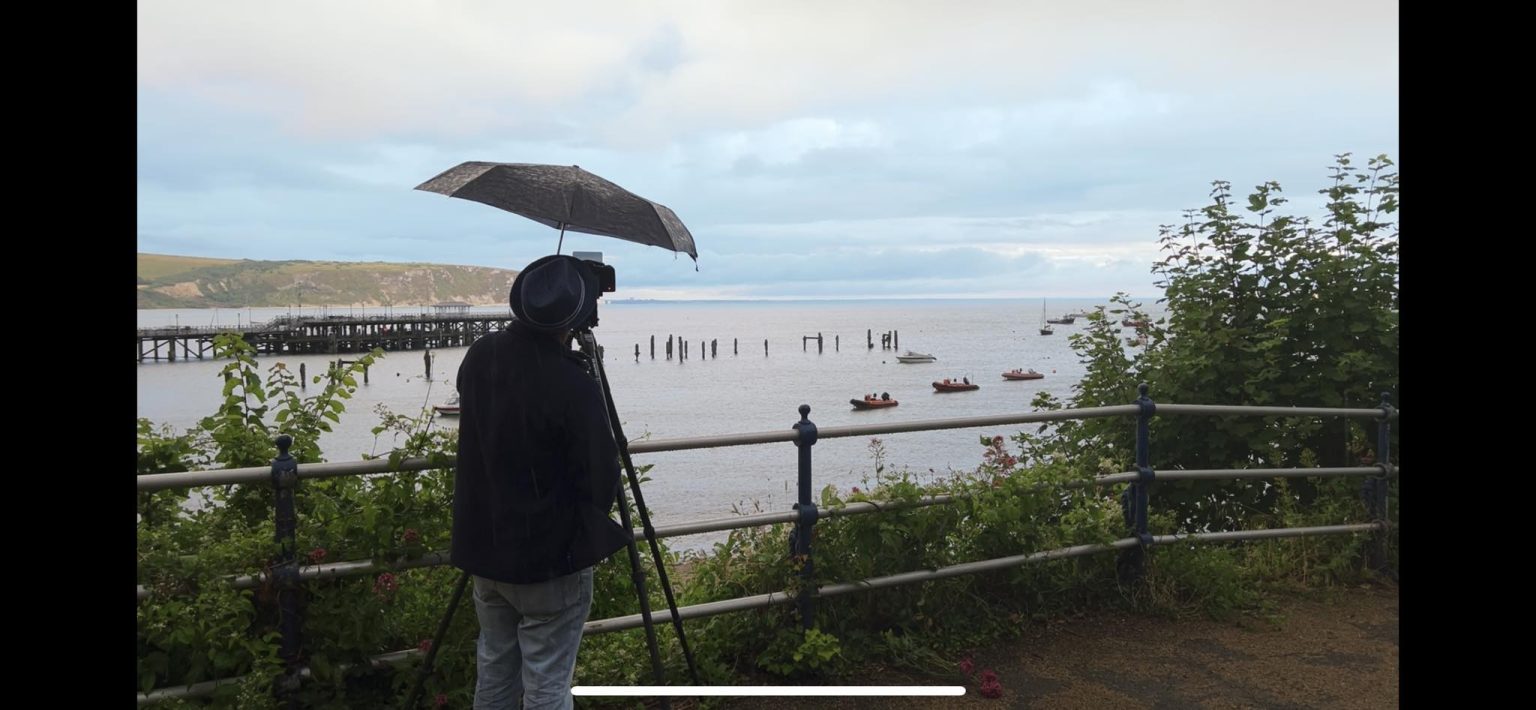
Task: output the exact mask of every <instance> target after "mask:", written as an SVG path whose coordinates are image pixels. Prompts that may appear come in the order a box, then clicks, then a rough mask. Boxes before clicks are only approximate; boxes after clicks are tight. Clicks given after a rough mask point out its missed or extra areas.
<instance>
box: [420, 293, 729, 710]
mask: <svg viewBox="0 0 1536 710" xmlns="http://www.w3.org/2000/svg"><path fill="white" fill-rule="evenodd" d="M596 324H597V315H596V313H594V314H593V316H592V323H591V324H590V325H588V326H586V327H583V328H582V329H580V330H578V331H576V333H575V339H576V341H577V343H578V344H579V345H580V348H581V352H582V353H583V354H585V355H586V356H587V361H588V363H589V364H590V365H591V369H590V371H589V374H590V375H592V378H593V379H594V380H595V381H596V382H597V386H598V389H600V390H601V391H602V393H603V401H604V406H605V408H606V411H605V414H606V416H607V419H608V428H609V432H610V434H611V435H612V436H613V440H614V443H615V444H616V445H617V446H618V449H619V460H620V462H621V463H622V464H623V467H624V472H625V474H626V477H627V478H628V479H629V487H630V490H631V491H632V492H633V493H634V496H635V509H636V510H637V511H639V513H640V525H641V528H642V529H643V530H644V531H645V539H646V541H647V542H649V543H650V548H651V559H652V561H653V562H654V563H655V565H656V576H657V578H658V579H659V580H660V581H661V590H662V593H663V594H664V595H665V596H666V599H667V610H668V611H670V612H671V614H672V627H673V629H675V630H676V631H677V640H678V643H679V644H680V645H682V647H683V658H684V659H685V660H686V661H687V663H688V676H689V678H690V679H691V680H692V681H693V684H694V685H699V672H698V668H697V666H695V665H694V662H693V651H692V650H691V649H689V647H688V637H687V636H686V635H685V634H684V633H683V619H682V616H681V615H679V614H678V611H677V599H676V598H675V597H674V596H673V594H672V583H671V581H670V580H668V578H667V567H666V564H665V561H664V560H663V558H662V554H661V545H660V543H658V542H657V541H656V529H655V528H654V527H652V526H651V515H650V512H649V511H648V510H646V507H645V496H644V495H643V494H641V492H640V476H639V475H638V474H636V473H635V464H634V462H633V461H631V460H630V457H629V439H627V438H625V436H624V428H623V425H621V424H620V423H619V412H618V408H617V407H616V406H614V403H613V394H612V393H611V392H610V391H609V389H608V373H607V371H606V370H604V369H603V357H602V347H601V346H599V345H598V344H597V337H596V336H594V335H593V334H592V326H593V325H596ZM618 504H619V506H618V507H619V523H620V524H621V525H623V526H624V530H625V531H626V532H627V533H629V543H628V546H627V547H628V550H629V569H630V580H631V581H632V582H633V583H634V585H635V595H636V597H637V598H638V599H639V602H640V620H641V622H642V623H643V624H644V626H645V643H646V647H647V649H648V650H649V651H650V656H651V671H652V673H653V674H654V675H655V676H656V684H657V685H665V684H666V671H665V669H664V668H663V667H662V663H661V650H660V648H659V647H658V646H657V643H656V625H655V623H654V622H653V621H652V619H651V601H650V596H649V595H647V594H646V590H645V570H644V569H642V568H641V566H640V550H639V546H638V545H636V543H635V539H634V534H633V531H634V525H633V524H632V523H631V522H630V516H629V501H628V499H627V497H626V496H625V495H624V486H623V485H622V484H621V485H620V486H619V490H618ZM468 582H469V573H468V572H464V573H462V574H460V575H459V580H458V583H457V584H456V585H455V588H454V592H453V597H452V599H450V600H449V602H448V609H447V610H446V611H445V612H444V613H443V618H442V619H441V620H440V621H439V622H438V625H437V633H436V635H434V636H433V638H432V645H431V647H430V648H428V650H427V656H426V658H425V659H423V661H422V665H421V668H420V669H419V671H418V672H417V675H416V682H415V684H414V685H413V686H412V688H411V694H410V695H409V696H408V697H407V699H406V702H405V705H404V707H405V708H413V707H415V706H416V701H417V699H418V698H420V696H421V688H422V685H423V684H424V683H425V682H426V679H427V676H428V675H431V673H432V663H433V661H434V659H436V657H437V649H438V647H439V646H440V645H442V641H443V636H444V635H446V634H447V632H448V625H449V623H450V622H451V621H452V620H453V614H454V611H455V610H457V609H458V606H459V601H460V599H462V598H463V596H464V588H465V586H467V584H468ZM661 703H662V707H664V708H668V709H670V708H671V707H672V704H671V702H670V700H669V699H668V698H666V697H663V698H661Z"/></svg>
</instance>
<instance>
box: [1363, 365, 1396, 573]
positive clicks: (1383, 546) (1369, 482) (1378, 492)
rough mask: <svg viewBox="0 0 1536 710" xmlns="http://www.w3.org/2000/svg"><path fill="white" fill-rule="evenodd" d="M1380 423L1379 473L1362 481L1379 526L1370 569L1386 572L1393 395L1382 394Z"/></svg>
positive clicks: (1377, 433) (1389, 393) (1372, 513)
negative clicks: (1388, 475) (1388, 479)
mask: <svg viewBox="0 0 1536 710" xmlns="http://www.w3.org/2000/svg"><path fill="white" fill-rule="evenodd" d="M1378 406H1380V407H1381V420H1380V421H1378V422H1376V465H1377V466H1380V467H1381V473H1380V474H1379V475H1376V476H1372V477H1370V478H1368V479H1366V481H1365V502H1366V507H1367V509H1368V511H1369V513H1370V516H1371V521H1372V522H1375V523H1377V524H1379V525H1381V529H1379V530H1377V531H1376V534H1375V535H1374V536H1373V537H1374V538H1375V539H1374V540H1373V541H1372V542H1373V544H1372V545H1371V554H1370V558H1371V559H1370V561H1369V564H1370V565H1371V569H1373V570H1376V571H1383V570H1386V569H1387V474H1388V473H1389V472H1390V471H1391V470H1392V393H1391V392H1382V393H1381V404H1380V405H1378Z"/></svg>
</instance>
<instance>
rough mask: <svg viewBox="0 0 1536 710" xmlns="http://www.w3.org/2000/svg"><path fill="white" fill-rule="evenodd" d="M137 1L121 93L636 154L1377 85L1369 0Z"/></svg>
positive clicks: (1386, 44)
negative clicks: (550, 134)
mask: <svg viewBox="0 0 1536 710" xmlns="http://www.w3.org/2000/svg"><path fill="white" fill-rule="evenodd" d="M138 7H139V23H138V40H139V45H138V46H139V49H138V65H139V70H138V76H139V85H140V87H141V88H147V89H155V90H181V91H188V92H193V93H196V94H198V95H200V96H203V97H206V98H208V99H209V100H212V101H218V102H221V103H224V104H226V105H231V106H236V107H238V108H240V109H242V110H248V111H255V112H264V113H266V114H268V115H270V116H273V117H276V118H277V119H278V120H279V121H281V123H282V124H283V125H284V126H285V128H286V129H288V130H291V131H295V132H298V133H300V134H303V135H319V136H352V137H375V138H378V137H390V136H395V137H398V136H399V135H403V134H407V133H417V134H425V135H432V136H448V137H462V136H466V135H476V134H487V133H490V132H507V131H513V130H523V129H526V128H528V127H531V126H544V127H545V128H546V129H549V128H550V127H551V126H558V125H559V124H561V123H568V125H569V126H570V127H571V128H572V129H573V130H572V131H571V133H570V135H578V134H579V135H599V136H602V140H603V141H604V143H605V144H607V145H609V146H628V147H631V148H634V147H637V146H651V147H655V146H664V145H665V144H666V143H668V142H669V141H671V140H673V139H675V138H677V137H678V136H681V135H687V134H689V133H692V132H695V131H701V130H732V129H748V130H749V129H754V128H760V127H763V126H767V125H771V124H774V123H778V122H782V121H785V120H788V119H791V118H793V117H796V116H801V115H806V114H811V115H816V114H828V113H839V112H843V111H846V110H848V109H850V108H851V107H857V106H864V105H875V104H880V103H882V102H891V101H898V102H901V103H908V104H914V103H933V104H950V105H965V104H977V103H983V104H988V103H1019V102H1030V101H1035V100H1038V99H1040V98H1043V97H1049V96H1051V95H1053V94H1059V93H1061V92H1062V91H1064V90H1066V89H1070V88H1071V87H1073V86H1077V85H1080V84H1081V83H1082V82H1085V81H1092V80H1097V79H1102V78H1104V77H1109V76H1113V77H1117V78H1120V79H1123V80H1126V81H1130V82H1134V83H1136V84H1138V85H1143V86H1146V87H1149V88H1150V89H1151V90H1154V91H1159V92H1173V93H1205V92H1211V91H1214V90H1242V89H1244V88H1247V90H1251V91H1254V92H1264V91H1269V92H1274V91H1276V90H1280V91H1284V90H1285V87H1286V85H1287V84H1297V83H1303V82H1304V83H1306V84H1308V85H1311V86H1313V87H1314V88H1315V87H1318V86H1324V85H1326V86H1335V87H1344V86H1350V87H1370V86H1373V85H1374V86H1383V87H1394V86H1395V83H1396V79H1397V63H1396V60H1395V57H1394V56H1393V53H1394V52H1395V50H1396V48H1397V39H1396V31H1397V29H1396V27H1397V14H1398V10H1397V7H1398V5H1397V3H1395V2H1386V1H1384V0H1375V1H1369V2H1367V1H1363V0H1362V1H1360V2H1349V3H1337V2H1327V3H1325V2H1318V1H1316V0H1298V1H1297V2H1291V3H1286V4H1284V5H1280V4H1268V3H1265V4H1259V3H1231V2H1221V1H1218V0H1197V1H1192V2H1181V3H1177V4H1175V5H1170V4H1166V3H1143V2H1126V1H1123V0H1083V1H1080V2H1073V3H1021V2H1015V1H1010V0H999V1H977V2H969V3H966V4H965V7H964V9H963V10H960V9H957V8H956V7H955V6H954V5H953V4H951V3H942V2H934V1H931V0H914V1H912V2H901V3H889V2H874V1H873V0H851V1H849V2H840V3H834V4H828V3H820V2H810V1H809V0H786V1H781V2H775V3H757V2H694V1H687V0H675V1H671V2H665V1H664V2H649V3H634V2H629V1H628V0H607V1H601V0H599V1H594V2H582V3H536V4H531V3H504V2H496V1H492V0H484V1H480V2H474V1H460V2H443V3H420V2H410V1H407V0H350V1H349V0H332V1H331V2H325V3H306V2H296V1H293V0H286V1H284V0H275V1H273V2H266V3H260V4H255V5H252V4H239V3H206V2H199V1H198V0H146V1H145V2H141V3H139V5H138ZM1383 48H1386V49H1387V50H1388V51H1386V52H1383V51H1382V50H1383ZM1330 69H1334V70H1337V69H1347V71H1327V70H1330ZM978 97H985V98H984V99H981V100H979V101H978Z"/></svg>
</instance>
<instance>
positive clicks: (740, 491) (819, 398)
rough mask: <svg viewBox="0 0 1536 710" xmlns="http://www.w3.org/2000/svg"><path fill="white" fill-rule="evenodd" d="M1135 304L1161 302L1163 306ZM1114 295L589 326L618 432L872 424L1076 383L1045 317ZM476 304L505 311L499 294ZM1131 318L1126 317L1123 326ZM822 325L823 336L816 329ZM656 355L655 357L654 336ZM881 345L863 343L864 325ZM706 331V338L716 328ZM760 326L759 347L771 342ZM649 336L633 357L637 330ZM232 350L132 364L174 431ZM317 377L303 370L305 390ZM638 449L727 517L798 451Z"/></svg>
mask: <svg viewBox="0 0 1536 710" xmlns="http://www.w3.org/2000/svg"><path fill="white" fill-rule="evenodd" d="M1143 302H1144V303H1145V304H1146V305H1145V306H1144V307H1143V308H1144V310H1146V311H1147V312H1148V313H1150V314H1151V315H1152V316H1153V317H1154V318H1155V317H1157V316H1159V315H1161V308H1160V307H1159V306H1157V304H1155V303H1153V302H1152V300H1151V299H1147V300H1145V301H1143ZM1107 304H1108V299H1107V298H1105V299H1068V298H1059V299H1057V298H1052V299H1045V300H1044V301H1043V302H1042V300H1041V299H1034V300H1004V299H977V300H865V301H626V300H616V301H611V302H606V301H605V302H604V303H603V304H602V305H601V306H600V308H599V323H598V326H597V327H596V328H595V329H594V331H593V332H594V333H595V334H596V336H597V340H598V342H599V343H600V344H601V345H603V347H604V353H605V354H604V368H605V370H606V371H607V374H608V378H609V381H610V384H611V386H612V392H613V399H614V403H615V405H616V407H617V409H618V412H619V416H620V419H621V420H622V422H621V423H622V427H623V430H624V432H625V435H626V436H627V437H628V438H629V439H630V440H631V441H636V440H642V439H672V438H680V437H696V436H710V435H720V434H738V433H750V432H763V431H785V430H788V429H790V428H791V427H792V425H793V424H794V423H795V422H797V421H799V419H800V414H799V412H798V411H797V410H798V407H800V405H802V404H804V405H809V406H810V415H809V418H810V420H811V421H813V422H815V423H816V425H817V426H818V427H832V426H842V425H852V424H878V423H891V422H908V421H915V420H925V419H940V418H949V417H963V416H982V415H998V414H1012V413H1023V412H1028V411H1030V409H1031V407H1030V401H1031V400H1032V399H1033V398H1034V397H1035V395H1036V394H1038V393H1040V392H1049V393H1051V394H1054V395H1056V396H1057V397H1059V398H1062V399H1067V398H1069V397H1070V396H1071V395H1072V392H1073V385H1075V384H1076V383H1077V382H1078V380H1079V379H1080V378H1081V377H1082V376H1083V373H1084V370H1085V365H1084V364H1083V363H1082V362H1081V361H1080V360H1079V358H1078V357H1077V356H1076V355H1075V354H1074V353H1073V351H1072V348H1071V345H1070V342H1069V338H1070V336H1071V335H1072V334H1073V333H1076V332H1080V331H1082V329H1083V328H1084V327H1085V325H1086V321H1085V320H1084V319H1081V318H1079V319H1078V320H1077V322H1076V323H1075V324H1072V325H1056V326H1054V329H1055V332H1054V334H1052V335H1041V334H1040V332H1039V328H1040V326H1041V324H1042V322H1043V321H1044V319H1045V318H1046V317H1051V318H1055V317H1058V316H1061V315H1063V314H1066V313H1070V312H1075V311H1076V312H1086V311H1090V310H1092V309H1093V307H1094V306H1096V305H1107ZM421 310H426V309H419V308H402V307H398V306H396V307H392V308H390V309H387V310H386V309H385V308H382V307H378V308H358V307H340V308H338V307H334V306H332V307H307V308H302V309H293V308H248V309H156V310H141V311H139V313H138V325H139V327H140V328H150V327H164V326H183V327H185V326H229V325H234V326H242V325H246V324H249V323H252V322H255V323H261V322H264V321H266V320H270V319H272V318H274V317H277V316H287V315H312V316H313V315H319V316H323V315H349V316H377V315H391V314H400V313H415V312H418V311H421ZM471 311H472V312H479V313H503V312H506V307H505V306H501V307H476V308H473V309H471ZM892 331H894V332H895V333H896V336H897V338H898V342H899V350H897V349H885V348H883V347H882V346H881V339H880V336H881V334H883V333H888V332H892ZM1125 332H1126V333H1127V334H1129V333H1130V331H1128V330H1127V331H1125ZM669 335H671V336H675V337H677V338H681V339H683V340H687V341H688V342H689V358H688V359H687V360H680V359H679V358H678V357H677V356H676V354H674V356H673V358H672V359H671V360H668V359H667V358H666V355H665V343H666V340H667V337H668V336H669ZM818 335H819V336H821V346H820V347H819V348H818V346H817V342H816V341H815V340H814V339H812V340H806V337H807V336H809V337H811V338H814V337H815V336H818ZM652 336H654V337H655V339H656V355H655V357H654V358H653V357H652V356H651V348H650V342H651V337H652ZM871 338H872V340H873V343H874V347H873V348H870V347H869V346H868V342H869V339H871ZM711 342H713V343H714V349H713V354H709V352H710V347H709V345H710V343H711ZM765 342H766V352H765ZM637 345H638V346H639V348H640V354H639V357H638V358H636V356H635V347H636V346H637ZM466 350H467V348H464V347H458V348H442V349H434V350H432V355H433V361H432V370H431V376H430V377H428V376H427V374H426V372H425V370H426V365H425V362H424V358H423V352H422V351H419V350H418V351H397V352H389V353H386V354H385V356H384V357H383V358H382V359H381V360H380V361H379V362H377V363H376V364H375V365H374V366H373V367H372V369H371V370H370V372H369V382H368V384H366V385H363V384H361V382H360V383H359V387H358V391H357V393H356V395H355V396H354V397H353V398H352V399H350V400H348V401H347V402H346V407H347V409H346V411H345V412H344V413H343V414H342V415H341V421H340V422H339V423H338V424H335V425H333V426H334V429H335V430H334V431H332V432H330V433H328V434H326V435H324V436H322V437H321V441H320V445H321V448H322V450H323V452H324V455H325V458H326V460H327V461H354V460H359V459H361V458H362V457H363V456H364V455H366V454H382V453H386V452H388V451H389V450H390V449H391V448H393V447H394V446H395V443H396V442H395V440H394V439H393V438H391V437H390V435H389V434H388V433H385V434H380V435H377V436H376V435H374V434H373V433H372V431H371V430H372V429H373V428H374V427H375V426H377V425H378V423H379V415H378V414H377V412H376V408H377V407H379V406H380V405H382V406H383V407H386V408H387V409H388V410H390V411H392V412H395V413H400V414H416V413H420V412H422V411H423V410H425V409H429V408H430V407H431V406H432V405H433V404H440V403H444V402H446V401H448V399H449V398H450V397H451V396H452V395H453V394H454V376H455V373H456V372H457V370H458V366H459V362H460V361H461V360H462V359H463V356H464V353H465V351H466ZM907 350H913V351H917V352H922V353H931V354H932V355H934V356H935V358H936V361H935V362H931V363H921V364H904V363H899V362H898V361H897V360H896V357H895V356H896V355H897V354H899V353H900V352H904V351H907ZM338 357H349V356H347V355H339V356H338V355H299V356H295V355H280V356H260V357H259V358H258V359H259V362H260V367H261V368H262V370H263V371H265V370H266V369H267V368H269V367H271V366H272V365H275V364H276V363H279V362H282V363H285V364H286V365H287V366H288V367H289V368H290V369H292V370H294V371H297V369H298V366H299V365H300V364H301V363H303V364H304V365H305V366H306V368H307V370H308V372H309V373H310V375H311V376H313V375H314V374H315V373H319V372H323V371H324V368H325V366H326V363H327V362H329V361H332V360H335V359H336V358H338ZM224 364H225V363H224V362H222V361H217V360H213V359H211V358H210V359H207V360H196V359H192V360H178V361H177V362H164V361H161V362H153V361H145V362H142V363H140V364H139V365H138V394H137V396H138V407H137V411H138V416H139V417H143V418H147V419H149V420H151V421H153V422H155V423H156V424H157V425H159V424H168V425H171V426H172V427H174V428H176V429H177V430H178V431H180V430H184V429H186V428H189V427H192V426H193V425H195V424H196V422H197V421H198V420H199V419H201V418H203V417H206V416H208V415H210V414H213V413H214V412H215V410H216V409H217V407H218V406H219V402H220V399H221V380H220V378H219V374H218V373H219V371H220V369H221V368H222V367H223V366H224ZM1014 368H1023V369H1030V368H1033V369H1035V370H1037V371H1039V372H1041V373H1044V374H1045V377H1044V378H1043V379H1039V380H1026V381H1007V380H1004V379H1003V378H1002V375H1001V373H1002V372H1004V371H1006V370H1011V369H1014ZM946 377H948V378H954V379H959V378H968V379H970V380H971V381H972V382H974V383H978V384H980V385H981V387H980V389H978V390H974V391H969V392H950V393H940V392H936V391H935V390H934V388H933V386H932V383H933V382H934V381H935V380H942V379H943V378H946ZM315 392H316V389H315V386H314V385H310V389H309V392H308V394H314V393H315ZM887 392H888V393H889V394H890V396H891V398H892V399H895V400H897V401H898V402H899V404H898V405H897V406H895V407H890V408H887V409H879V410H870V411H860V410H855V409H853V407H852V406H850V404H849V399H850V398H858V397H862V396H863V395H865V394H869V393H876V394H878V393H887ZM430 425H431V426H439V427H446V428H452V427H455V426H457V421H456V420H455V419H454V418H452V417H433V418H432V419H431V423H430ZM1021 428H1022V425H1016V426H1009V427H990V428H974V429H951V430H945V431H926V432H910V433H898V434H890V435H885V436H880V437H878V439H879V446H880V447H882V448H883V451H884V464H885V466H886V467H887V470H899V469H906V470H908V471H910V472H911V473H912V474H913V475H914V476H915V477H917V478H918V479H920V480H932V479H936V478H939V477H945V476H952V475H954V474H955V473H957V472H968V471H974V470H975V469H976V468H977V466H978V465H979V464H980V463H981V460H982V452H983V447H982V446H981V444H980V438H981V437H982V436H987V437H991V436H995V435H1002V436H1005V437H1007V436H1009V435H1012V434H1014V433H1016V432H1017V431H1019V430H1020V429H1021ZM872 438H875V437H858V438H854V437H850V438H841V439H823V440H821V441H820V442H818V443H817V444H816V445H815V447H814V449H813V472H814V473H813V480H814V489H815V490H816V491H818V492H819V491H820V490H821V488H822V487H824V486H827V485H833V486H836V487H838V488H839V489H842V490H844V491H846V490H848V489H849V488H851V487H853V486H866V485H868V483H869V482H870V481H871V480H872V478H873V475H874V465H875V462H874V458H873V454H872V441H871V439H872ZM635 463H636V464H653V468H652V469H651V471H650V473H649V477H650V480H649V481H648V482H647V483H646V484H645V487H644V489H643V492H644V494H645V501H646V504H647V506H648V507H649V509H650V513H651V517H652V520H653V522H654V523H655V524H656V525H658V526H659V525H668V524H674V523H683V522H692V521H698V520H708V519H717V518H723V517H730V516H731V515H733V514H735V513H736V512H743V513H752V512H771V511H786V510H789V509H790V506H791V505H793V503H794V501H795V497H796V490H795V487H796V477H797V455H796V447H795V445H794V444H793V443H788V442H784V443H773V444H759V445H752V446H732V447H726V448H717V449H696V450H689V451H678V452H661V453H648V454H638V455H636V456H635ZM723 537H724V533H706V534H702V535H693V536H688V537H683V538H676V539H673V540H672V541H671V544H672V546H673V547H674V548H675V549H707V548H709V547H710V546H712V545H713V544H714V543H715V542H718V541H719V540H721V539H723Z"/></svg>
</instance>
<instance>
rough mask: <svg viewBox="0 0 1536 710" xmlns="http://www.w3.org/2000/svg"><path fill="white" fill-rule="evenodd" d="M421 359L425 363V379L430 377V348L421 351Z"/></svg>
mask: <svg viewBox="0 0 1536 710" xmlns="http://www.w3.org/2000/svg"><path fill="white" fill-rule="evenodd" d="M421 361H422V363H424V364H425V365H426V372H427V379H429V380H430V379H432V349H431V348H427V349H426V350H424V351H422V353H421Z"/></svg>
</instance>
